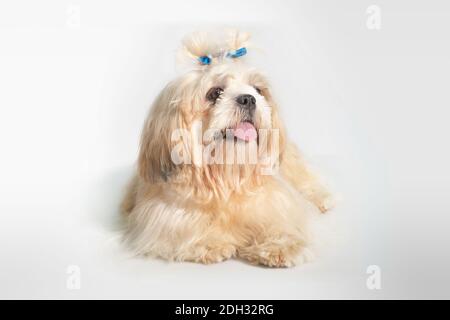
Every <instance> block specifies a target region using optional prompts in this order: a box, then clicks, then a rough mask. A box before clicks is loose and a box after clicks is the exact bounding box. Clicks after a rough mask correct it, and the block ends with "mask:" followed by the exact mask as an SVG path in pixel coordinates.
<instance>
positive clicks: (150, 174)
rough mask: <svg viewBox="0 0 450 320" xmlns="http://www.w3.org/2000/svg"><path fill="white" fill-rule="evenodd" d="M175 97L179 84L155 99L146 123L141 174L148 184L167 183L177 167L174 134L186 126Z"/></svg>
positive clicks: (171, 84)
mask: <svg viewBox="0 0 450 320" xmlns="http://www.w3.org/2000/svg"><path fill="white" fill-rule="evenodd" d="M176 95H177V88H176V84H175V83H169V84H168V85H167V86H166V87H165V88H164V89H163V91H162V92H161V93H160V94H159V96H158V97H157V98H156V100H155V102H154V103H153V106H152V108H151V111H150V114H149V116H148V118H147V120H146V122H145V125H144V129H143V131H142V136H141V144H140V150H139V157H138V172H139V175H140V176H141V177H142V178H143V179H144V180H146V181H152V182H155V181H158V180H161V179H162V180H165V179H167V177H168V175H170V173H171V171H172V170H173V169H174V167H175V164H174V163H173V161H172V159H171V149H172V147H173V146H172V141H171V139H172V133H173V132H174V130H176V129H179V128H181V127H182V126H183V124H182V123H181V121H182V119H181V115H180V111H179V108H178V106H177V103H179V102H178V101H177V98H176Z"/></svg>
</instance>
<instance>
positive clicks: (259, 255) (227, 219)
mask: <svg viewBox="0 0 450 320" xmlns="http://www.w3.org/2000/svg"><path fill="white" fill-rule="evenodd" d="M249 39H250V36H249V34H247V33H243V32H239V31H232V32H228V33H227V34H226V35H225V36H224V37H218V38H215V37H212V36H211V35H210V34H208V33H205V32H200V33H195V34H193V35H191V36H188V37H186V38H185V39H184V41H183V45H182V49H181V55H182V56H184V57H185V58H186V59H187V60H190V62H191V63H192V67H191V68H190V69H189V70H187V71H186V72H185V73H183V74H182V75H180V76H178V77H177V78H176V79H174V80H173V81H171V82H170V83H169V84H167V86H166V87H165V88H164V89H163V90H162V92H161V93H160V94H159V96H158V97H157V98H156V100H155V101H154V103H153V105H152V108H151V110H150V113H149V116H148V118H147V120H146V122H145V125H144V128H143V132H142V136H141V142H140V151H139V156H138V163H137V173H136V175H135V176H134V178H133V179H132V181H131V182H130V184H129V186H128V189H127V191H126V195H125V198H124V200H123V202H122V212H123V215H124V217H125V221H126V223H125V224H126V226H125V238H126V241H127V243H128V244H129V245H130V246H131V248H132V250H133V251H134V252H135V253H136V254H138V255H146V256H153V257H158V258H163V259H167V260H169V261H190V262H199V263H204V264H209V263H216V262H220V261H224V260H226V259H230V258H233V257H235V258H238V259H244V260H246V261H247V262H250V263H251V264H257V265H264V266H268V267H290V266H294V265H295V264H296V263H302V262H306V261H309V260H310V259H311V258H312V256H313V252H312V250H311V242H312V239H313V236H314V235H313V234H312V233H313V232H312V231H313V228H311V227H310V222H311V219H312V217H313V216H314V215H318V214H319V213H320V211H321V212H325V211H327V210H328V209H330V208H331V205H332V200H331V199H332V198H331V195H330V192H329V191H328V190H327V189H326V188H325V187H324V186H323V185H322V183H321V182H320V181H319V179H318V178H317V176H316V175H315V174H313V173H312V171H311V170H310V169H309V167H308V165H307V164H306V162H305V160H304V159H303V157H302V156H301V154H300V153H299V151H298V149H297V147H296V146H295V145H294V144H293V143H292V142H291V141H290V140H289V139H288V138H287V136H286V130H285V128H284V126H283V123H282V121H281V119H280V116H279V109H278V106H277V104H276V102H275V100H274V98H273V94H272V90H271V87H270V86H269V82H268V80H267V78H266V77H265V76H264V74H263V73H262V72H260V71H259V70H258V69H257V68H254V67H252V66H250V65H249V64H248V63H247V62H246V58H247V56H248V53H249V50H250V49H249V48H250V43H249Z"/></svg>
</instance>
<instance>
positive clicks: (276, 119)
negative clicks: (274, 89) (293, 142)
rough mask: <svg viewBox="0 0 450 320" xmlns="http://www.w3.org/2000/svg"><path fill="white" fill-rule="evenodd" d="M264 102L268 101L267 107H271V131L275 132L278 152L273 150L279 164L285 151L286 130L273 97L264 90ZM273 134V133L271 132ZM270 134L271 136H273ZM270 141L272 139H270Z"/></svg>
mask: <svg viewBox="0 0 450 320" xmlns="http://www.w3.org/2000/svg"><path fill="white" fill-rule="evenodd" d="M265 97H266V100H267V101H268V103H269V105H270V106H271V110H272V114H271V118H272V129H275V130H277V131H276V132H277V135H278V137H277V140H278V150H273V151H275V152H277V153H278V154H276V156H278V162H279V163H281V162H282V161H283V153H284V151H285V149H286V128H285V126H284V124H283V122H282V120H281V117H280V111H279V108H278V104H277V103H276V102H275V100H274V98H273V96H272V95H271V93H270V91H269V90H266V92H265ZM273 132H275V131H273ZM273 132H271V134H273ZM271 139H272V137H271ZM269 141H270V140H269Z"/></svg>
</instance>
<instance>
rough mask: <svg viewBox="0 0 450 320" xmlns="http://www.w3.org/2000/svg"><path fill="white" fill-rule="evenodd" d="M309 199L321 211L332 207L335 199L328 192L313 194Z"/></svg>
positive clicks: (323, 211)
mask: <svg viewBox="0 0 450 320" xmlns="http://www.w3.org/2000/svg"><path fill="white" fill-rule="evenodd" d="M310 200H311V201H312V202H313V203H314V205H315V206H316V207H317V208H319V210H320V212H322V213H325V212H327V211H329V210H331V209H333V208H334V207H335V205H336V199H335V198H334V197H333V196H332V195H331V194H330V193H328V192H322V193H317V194H314V195H313V196H312V197H310Z"/></svg>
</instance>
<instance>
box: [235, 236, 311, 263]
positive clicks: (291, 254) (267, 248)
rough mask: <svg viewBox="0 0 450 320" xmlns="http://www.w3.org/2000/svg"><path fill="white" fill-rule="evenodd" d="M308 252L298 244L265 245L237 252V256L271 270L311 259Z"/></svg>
mask: <svg viewBox="0 0 450 320" xmlns="http://www.w3.org/2000/svg"><path fill="white" fill-rule="evenodd" d="M309 252H310V251H309V250H307V249H306V248H302V246H301V244H300V242H296V241H293V242H290V243H283V242H281V243H280V241H277V242H274V243H270V242H269V243H265V244H260V245H253V246H250V247H245V248H242V249H241V250H239V252H238V255H239V256H240V257H241V258H243V259H245V260H248V261H249V262H250V263H252V264H260V265H264V266H267V267H271V268H287V267H293V266H295V265H296V264H301V263H304V262H307V261H310V260H311V259H312V255H310V254H309Z"/></svg>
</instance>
